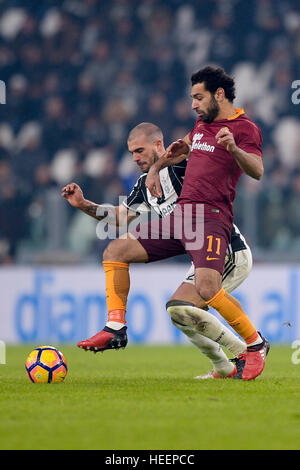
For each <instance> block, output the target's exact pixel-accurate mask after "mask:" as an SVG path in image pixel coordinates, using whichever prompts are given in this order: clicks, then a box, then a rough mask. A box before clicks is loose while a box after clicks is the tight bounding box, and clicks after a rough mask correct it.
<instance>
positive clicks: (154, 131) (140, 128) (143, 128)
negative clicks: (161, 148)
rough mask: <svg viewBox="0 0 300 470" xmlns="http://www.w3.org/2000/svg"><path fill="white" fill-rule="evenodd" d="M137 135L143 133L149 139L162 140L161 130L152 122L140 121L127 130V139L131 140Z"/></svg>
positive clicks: (153, 140)
mask: <svg viewBox="0 0 300 470" xmlns="http://www.w3.org/2000/svg"><path fill="white" fill-rule="evenodd" d="M139 135H144V136H146V137H147V139H148V140H149V141H152V142H155V141H156V140H161V141H163V140H164V136H163V133H162V130H161V129H160V128H159V127H158V126H157V125H156V124H152V122H141V123H140V124H138V125H137V126H135V127H134V128H133V129H131V131H130V132H129V135H128V138H127V140H133V139H135V138H136V137H137V136H139Z"/></svg>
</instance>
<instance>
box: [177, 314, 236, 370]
mask: <svg viewBox="0 0 300 470" xmlns="http://www.w3.org/2000/svg"><path fill="white" fill-rule="evenodd" d="M172 323H173V325H175V326H176V327H177V328H179V329H180V330H181V331H182V332H183V333H184V334H185V335H186V336H188V338H189V340H190V341H191V342H192V343H193V344H194V345H195V346H197V348H198V349H200V351H201V352H202V353H203V354H204V355H205V356H206V357H207V358H208V359H209V360H210V361H211V363H212V365H213V368H214V370H215V372H216V373H217V374H218V375H221V376H225V375H229V374H231V372H233V370H234V367H235V366H234V364H233V363H232V362H230V361H229V359H228V357H227V356H226V354H225V353H224V351H223V349H222V348H221V346H220V345H219V344H218V343H215V342H214V341H212V340H211V339H209V338H206V337H205V336H203V335H200V334H199V333H197V332H196V331H195V330H193V328H191V327H190V326H184V325H180V324H179V323H177V322H175V321H174V320H173V319H172Z"/></svg>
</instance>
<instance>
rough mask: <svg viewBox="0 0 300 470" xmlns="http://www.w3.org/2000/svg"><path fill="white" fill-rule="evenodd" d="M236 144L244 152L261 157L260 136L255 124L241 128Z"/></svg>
mask: <svg viewBox="0 0 300 470" xmlns="http://www.w3.org/2000/svg"><path fill="white" fill-rule="evenodd" d="M236 144H237V146H238V147H239V148H240V149H242V150H244V151H245V152H247V153H253V154H255V155H258V156H260V157H262V135H261V131H260V129H259V127H258V126H257V125H256V124H254V123H252V122H251V123H248V125H247V126H243V127H242V128H241V130H240V132H239V133H238V138H237V140H236Z"/></svg>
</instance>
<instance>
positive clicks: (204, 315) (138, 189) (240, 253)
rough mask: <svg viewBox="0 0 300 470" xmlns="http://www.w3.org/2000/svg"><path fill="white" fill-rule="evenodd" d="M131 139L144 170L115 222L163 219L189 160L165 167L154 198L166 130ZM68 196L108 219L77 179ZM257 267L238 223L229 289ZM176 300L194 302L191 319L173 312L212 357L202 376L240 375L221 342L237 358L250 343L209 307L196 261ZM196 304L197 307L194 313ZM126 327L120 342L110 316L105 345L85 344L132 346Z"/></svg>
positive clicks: (140, 131) (144, 129) (147, 129)
mask: <svg viewBox="0 0 300 470" xmlns="http://www.w3.org/2000/svg"><path fill="white" fill-rule="evenodd" d="M127 143H128V150H129V152H130V153H131V154H132V158H133V161H134V162H135V163H136V164H137V165H138V166H139V168H140V169H141V170H142V172H143V174H142V175H141V176H140V177H139V178H138V180H137V182H136V184H135V186H134V188H133V189H132V191H131V193H130V194H129V196H128V197H127V198H126V199H125V201H124V202H123V203H122V204H121V205H120V206H116V207H112V206H107V210H108V211H109V213H110V215H111V220H112V221H113V223H115V224H116V225H118V226H121V225H128V223H129V222H130V221H132V220H133V219H134V218H135V217H136V216H137V215H138V214H141V213H146V212H150V211H151V210H152V211H154V212H155V213H156V214H157V215H158V216H159V217H164V216H165V215H167V214H169V213H171V212H172V211H173V209H174V207H175V203H176V199H177V197H178V196H179V194H180V191H181V186H182V182H183V178H184V173H185V167H186V161H183V162H180V163H179V164H178V165H173V166H170V167H168V168H165V169H163V170H162V171H161V172H160V174H159V176H160V182H161V187H162V196H161V197H160V198H155V197H153V196H151V194H150V192H149V190H148V189H147V188H146V186H145V180H146V176H147V172H148V170H149V168H150V167H151V165H153V163H155V161H157V160H158V159H159V158H160V157H161V156H162V155H163V154H164V153H165V148H164V143H163V134H162V131H161V130H160V129H159V128H158V127H157V126H156V125H154V124H152V123H141V124H139V125H138V126H136V127H135V128H133V129H132V130H131V132H130V133H129V136H128V142H127ZM62 196H63V197H64V198H65V199H67V201H68V202H69V203H70V204H71V205H72V206H73V207H75V208H77V209H80V210H81V211H83V212H84V213H86V214H88V215H90V216H92V217H94V218H96V219H97V220H102V219H103V218H104V216H103V215H101V216H100V215H97V212H98V213H99V210H98V209H99V207H100V206H99V204H96V203H94V202H91V201H88V200H86V199H85V198H84V195H83V192H82V190H81V188H80V187H79V186H78V185H77V184H76V183H70V184H68V185H66V186H65V187H64V188H63V189H62ZM102 207H103V206H102ZM251 267H252V256H251V251H250V248H249V247H248V245H247V244H246V241H245V239H244V237H243V236H242V235H241V233H240V232H239V230H238V229H237V227H236V226H235V225H234V226H233V229H232V235H231V244H230V245H229V248H228V252H227V258H226V263H225V267H224V274H223V287H224V288H225V289H226V290H227V291H228V292H231V291H232V290H233V289H235V288H236V287H237V286H238V285H240V284H241V283H242V282H243V281H244V280H245V279H246V278H247V276H248V275H249V273H250V271H251ZM173 298H174V299H177V300H178V299H180V300H182V301H185V302H186V303H187V305H189V315H188V316H187V317H185V318H178V317H176V316H175V315H174V316H172V318H171V319H172V322H173V324H174V325H175V326H176V327H177V328H179V329H180V330H181V331H183V332H184V333H185V334H186V335H187V336H188V337H189V339H190V341H191V342H192V343H193V344H194V345H196V346H197V347H198V348H199V349H200V351H201V352H202V353H203V354H205V355H206V356H207V357H208V359H210V361H211V362H212V365H213V369H212V371H211V372H209V373H208V374H205V375H202V376H198V377H197V378H203V379H205V378H224V377H234V376H236V375H237V373H236V372H237V367H238V360H233V361H230V360H229V359H228V357H227V355H226V354H225V353H224V351H223V350H222V348H221V346H224V347H225V348H226V349H227V350H228V351H229V352H231V353H232V355H233V357H234V358H237V357H238V355H239V354H241V353H242V352H243V351H244V350H245V349H246V345H245V343H244V342H243V341H241V340H240V339H239V338H238V337H237V336H236V335H234V334H233V332H232V331H231V330H229V329H228V328H227V327H226V326H224V325H223V324H222V323H221V322H220V321H219V320H218V319H217V318H216V317H215V316H214V315H212V314H210V313H209V312H208V311H207V307H206V306H205V303H204V302H203V301H202V299H201V298H200V297H199V295H198V293H197V291H196V288H195V285H194V266H193V265H191V267H190V269H189V271H188V273H187V275H186V277H185V279H184V281H183V283H182V284H181V286H180V287H179V288H178V289H177V291H176V292H175V294H174V296H173V297H172V298H171V299H170V302H171V303H172V299H173ZM191 305H193V314H192V315H191V308H190V306H191ZM169 310H170V309H168V311H169ZM123 329H124V331H120V336H121V335H122V338H121V339H123V342H122V341H121V342H118V343H116V342H115V336H114V335H115V333H116V322H115V321H114V319H110V318H108V321H107V323H106V326H105V328H104V330H103V331H104V334H103V335H102V336H103V338H102V339H100V343H101V344H100V345H99V337H97V346H95V345H94V343H93V337H92V338H90V339H89V340H87V341H88V342H89V345H85V347H84V348H85V349H90V350H92V351H94V352H97V351H104V350H106V349H114V348H118V347H120V346H118V344H119V345H120V344H121V345H122V346H123V347H124V346H126V344H127V335H126V327H123V328H122V330H123ZM100 334H101V333H100ZM96 336H97V335H96ZM98 336H99V334H98ZM79 347H80V343H79Z"/></svg>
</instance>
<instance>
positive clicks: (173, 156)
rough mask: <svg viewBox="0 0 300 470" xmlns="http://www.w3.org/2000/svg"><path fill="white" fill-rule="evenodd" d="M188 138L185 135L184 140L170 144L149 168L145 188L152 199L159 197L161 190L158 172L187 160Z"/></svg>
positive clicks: (188, 151) (188, 150)
mask: <svg viewBox="0 0 300 470" xmlns="http://www.w3.org/2000/svg"><path fill="white" fill-rule="evenodd" d="M190 144H191V142H190V138H189V135H186V136H185V137H184V139H178V140H176V141H175V142H172V144H171V145H169V147H168V148H167V150H166V151H165V153H164V154H163V155H162V156H161V157H160V158H159V159H158V160H157V161H156V162H155V163H154V164H153V165H152V166H151V168H150V170H149V171H148V175H147V178H146V182H145V184H146V186H147V188H148V189H149V191H150V193H151V194H152V196H154V197H161V196H162V190H161V185H160V179H159V172H160V170H162V169H163V168H166V167H167V166H171V165H175V164H176V163H179V162H182V160H185V159H186V158H188V156H189V154H190V150H191V147H190Z"/></svg>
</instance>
